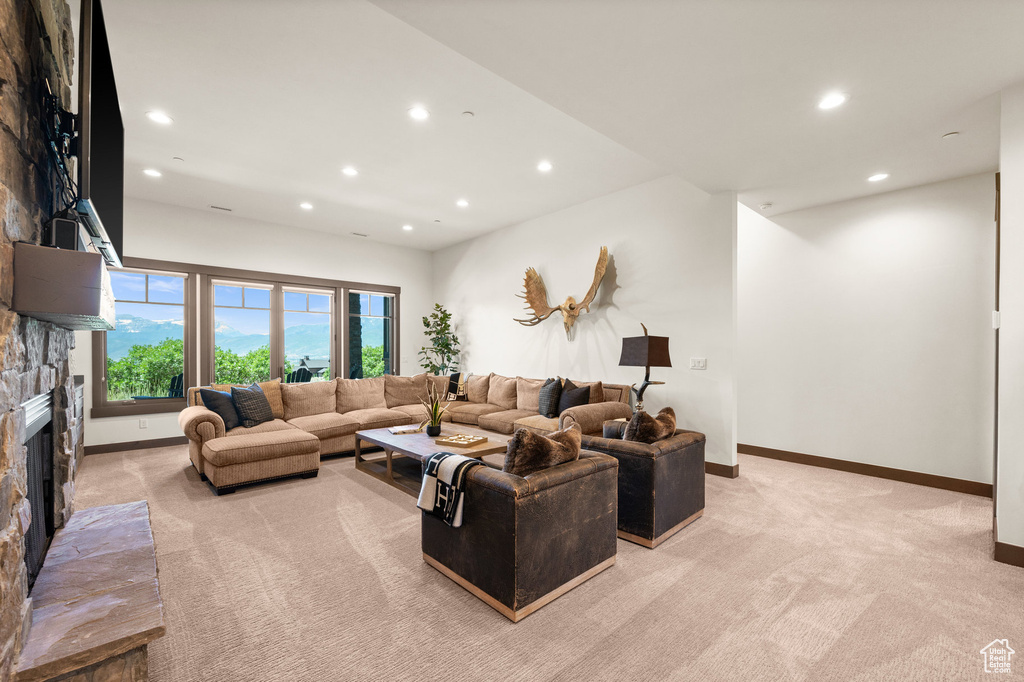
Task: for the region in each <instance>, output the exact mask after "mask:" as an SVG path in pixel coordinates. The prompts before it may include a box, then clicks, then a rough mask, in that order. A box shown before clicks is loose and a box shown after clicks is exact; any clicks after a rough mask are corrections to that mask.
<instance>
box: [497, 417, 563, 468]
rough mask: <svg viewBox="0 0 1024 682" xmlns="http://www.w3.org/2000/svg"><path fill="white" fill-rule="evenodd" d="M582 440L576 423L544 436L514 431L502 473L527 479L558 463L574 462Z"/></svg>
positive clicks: (526, 431) (531, 432) (506, 452)
mask: <svg viewBox="0 0 1024 682" xmlns="http://www.w3.org/2000/svg"><path fill="white" fill-rule="evenodd" d="M582 439H583V436H582V434H581V433H580V429H579V426H578V425H576V424H573V425H572V426H569V427H567V428H564V429H562V430H561V431H555V432H554V433H549V434H548V435H547V436H542V435H540V434H539V433H534V432H533V431H530V430H529V429H517V430H516V432H515V433H514V434H512V438H511V439H510V440H509V442H508V449H507V450H506V451H505V466H504V467H502V471H504V472H507V473H510V474H515V475H516V476H527V475H529V474H532V473H534V472H535V471H540V470H542V469H547V468H548V467H553V466H556V465H558V464H565V463H566V462H575V461H576V460H577V459H579V457H580V441H582Z"/></svg>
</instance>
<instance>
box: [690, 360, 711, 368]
mask: <svg viewBox="0 0 1024 682" xmlns="http://www.w3.org/2000/svg"><path fill="white" fill-rule="evenodd" d="M707 368H708V359H707V358H690V369H707Z"/></svg>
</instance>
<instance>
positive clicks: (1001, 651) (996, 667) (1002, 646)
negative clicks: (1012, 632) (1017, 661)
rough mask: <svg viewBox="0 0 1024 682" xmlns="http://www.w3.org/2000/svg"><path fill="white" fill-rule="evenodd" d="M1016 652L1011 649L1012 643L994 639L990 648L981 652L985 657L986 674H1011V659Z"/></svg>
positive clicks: (987, 647) (989, 645)
mask: <svg viewBox="0 0 1024 682" xmlns="http://www.w3.org/2000/svg"><path fill="white" fill-rule="evenodd" d="M1015 653H1017V652H1016V651H1014V650H1013V649H1011V648H1010V642H1009V641H1008V640H1005V639H994V640H992V641H991V642H990V643H989V644H988V646H986V647H985V648H984V649H982V650H981V655H982V656H984V657H985V672H987V673H1009V672H1010V657H1011V656H1013V655H1014V654H1015Z"/></svg>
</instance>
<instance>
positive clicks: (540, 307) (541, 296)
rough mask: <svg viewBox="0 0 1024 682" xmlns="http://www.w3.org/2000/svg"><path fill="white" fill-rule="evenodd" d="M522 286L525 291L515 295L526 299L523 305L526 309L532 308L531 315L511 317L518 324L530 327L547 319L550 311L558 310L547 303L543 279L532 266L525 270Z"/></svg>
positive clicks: (546, 292) (546, 291)
mask: <svg viewBox="0 0 1024 682" xmlns="http://www.w3.org/2000/svg"><path fill="white" fill-rule="evenodd" d="M523 288H524V289H525V293H524V294H516V296H518V297H519V298H522V299H525V300H526V306H524V307H525V309H526V310H531V309H532V311H533V315H532V316H531V317H529V318H527V319H525V320H520V319H518V318H512V319H514V320H515V321H516V322H518V323H519V324H521V325H523V326H524V327H532V326H534V325H536V324H539V323H540V322H542V321H543V320H546V319H548V317H550V316H551V313H553V312H555V311H556V310H558V308H552V307H551V306H550V305H548V290H547V288H546V287H545V286H544V280H543V279H541V276H540V275H539V274H538V273H537V271H536V270H534V269H533V268H530V269H528V270H527V271H526V277H524V278H523Z"/></svg>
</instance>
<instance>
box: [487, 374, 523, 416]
mask: <svg viewBox="0 0 1024 682" xmlns="http://www.w3.org/2000/svg"><path fill="white" fill-rule="evenodd" d="M487 402H489V403H490V404H491V405H497V406H498V407H500V408H502V409H505V410H514V409H517V408H516V380H515V378H513V377H503V376H501V375H500V374H495V373H494V372H491V376H490V379H489V381H488V385H487Z"/></svg>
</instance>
